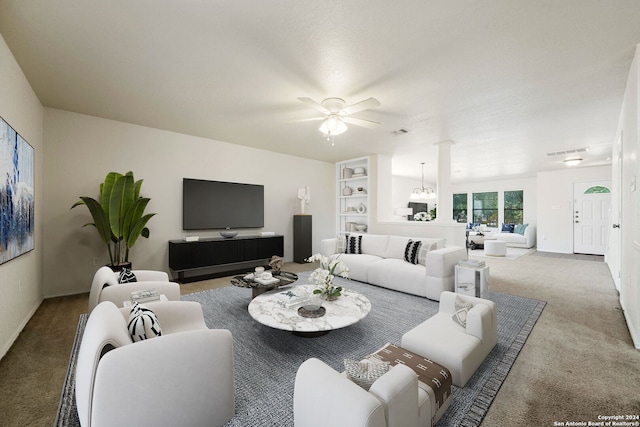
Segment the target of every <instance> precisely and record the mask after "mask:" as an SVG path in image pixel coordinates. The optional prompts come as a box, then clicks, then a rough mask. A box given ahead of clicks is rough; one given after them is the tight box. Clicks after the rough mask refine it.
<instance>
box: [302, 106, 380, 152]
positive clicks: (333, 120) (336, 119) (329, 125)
mask: <svg viewBox="0 0 640 427" xmlns="http://www.w3.org/2000/svg"><path fill="white" fill-rule="evenodd" d="M298 100H299V101H302V102H304V103H305V104H307V105H310V106H311V107H312V108H314V109H315V110H317V111H319V112H321V113H322V114H323V116H321V117H313V118H311V119H302V121H310V120H322V124H321V125H320V128H319V130H320V132H322V133H323V134H324V135H325V136H326V137H327V140H331V145H333V137H334V136H336V135H340V134H341V133H344V132H345V131H346V130H347V125H346V123H349V124H352V125H356V126H363V127H367V128H374V127H376V126H378V125H379V124H380V123H378V122H374V121H371V120H364V119H356V118H355V117H349V115H351V114H353V113H357V112H359V111H363V110H368V109H369V108H375V107H378V106H380V102H378V100H377V99H375V98H369V99H365V100H364V101H360V102H358V103H357V104H353V105H350V106H347V107H345V101H344V99H341V98H327V99H325V100H323V101H322V102H316V101H314V100H313V99H311V98H298Z"/></svg>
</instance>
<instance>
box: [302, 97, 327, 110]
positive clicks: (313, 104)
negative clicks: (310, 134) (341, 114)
mask: <svg viewBox="0 0 640 427" xmlns="http://www.w3.org/2000/svg"><path fill="white" fill-rule="evenodd" d="M298 101H301V102H304V103H305V104H307V105H308V106H309V107H311V108H313V109H314V110H317V111H320V112H321V113H322V114H330V113H331V112H330V111H329V110H327V109H326V108H324V107H323V106H322V105H320V103H319V102H316V101H314V100H313V99H311V98H298Z"/></svg>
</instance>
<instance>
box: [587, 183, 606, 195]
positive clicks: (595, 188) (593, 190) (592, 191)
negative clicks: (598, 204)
mask: <svg viewBox="0 0 640 427" xmlns="http://www.w3.org/2000/svg"><path fill="white" fill-rule="evenodd" d="M603 193H611V190H610V189H608V188H607V187H604V186H602V185H594V186H593V187H589V188H587V189H586V190H584V194H603Z"/></svg>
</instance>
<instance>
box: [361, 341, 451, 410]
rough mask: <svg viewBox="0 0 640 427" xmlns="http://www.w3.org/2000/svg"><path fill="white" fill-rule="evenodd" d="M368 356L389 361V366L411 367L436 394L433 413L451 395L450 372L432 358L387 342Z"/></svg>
mask: <svg viewBox="0 0 640 427" xmlns="http://www.w3.org/2000/svg"><path fill="white" fill-rule="evenodd" d="M369 357H370V358H375V359H378V360H382V361H383V362H389V364H390V365H391V366H395V365H397V364H398V363H402V364H403V365H406V366H408V367H409V368H411V369H413V370H414V372H415V373H416V374H418V380H419V381H421V382H423V383H424V384H425V385H426V386H427V387H430V388H431V389H432V390H433V392H434V394H435V396H436V408H435V411H434V414H435V413H436V412H437V411H438V409H440V407H441V406H442V405H443V404H444V402H445V401H446V400H447V399H448V398H449V396H451V385H452V378H451V372H449V370H448V369H447V368H445V367H444V366H442V365H438V364H437V363H435V362H434V361H432V360H429V359H427V358H424V357H422V356H419V355H417V354H415V353H412V352H410V351H409V350H405V349H404V348H402V347H398V346H397V345H393V344H387V345H386V346H384V347H383V348H381V349H380V350H378V351H377V352H375V353H373V354H372V355H371V356H369Z"/></svg>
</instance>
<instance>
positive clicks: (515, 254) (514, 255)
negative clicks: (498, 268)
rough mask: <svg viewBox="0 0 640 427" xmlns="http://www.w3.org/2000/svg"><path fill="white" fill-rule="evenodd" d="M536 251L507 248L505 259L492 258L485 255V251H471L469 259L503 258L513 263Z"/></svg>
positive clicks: (533, 249)
mask: <svg viewBox="0 0 640 427" xmlns="http://www.w3.org/2000/svg"><path fill="white" fill-rule="evenodd" d="M535 251H536V250H535V248H529V249H526V248H507V253H506V255H505V256H503V257H498V256H492V255H485V254H484V249H474V250H469V258H478V259H483V260H484V259H486V258H502V259H508V260H511V261H513V260H514V259H518V258H520V257H523V256H525V255H529V254H532V253H534V252H535Z"/></svg>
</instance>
